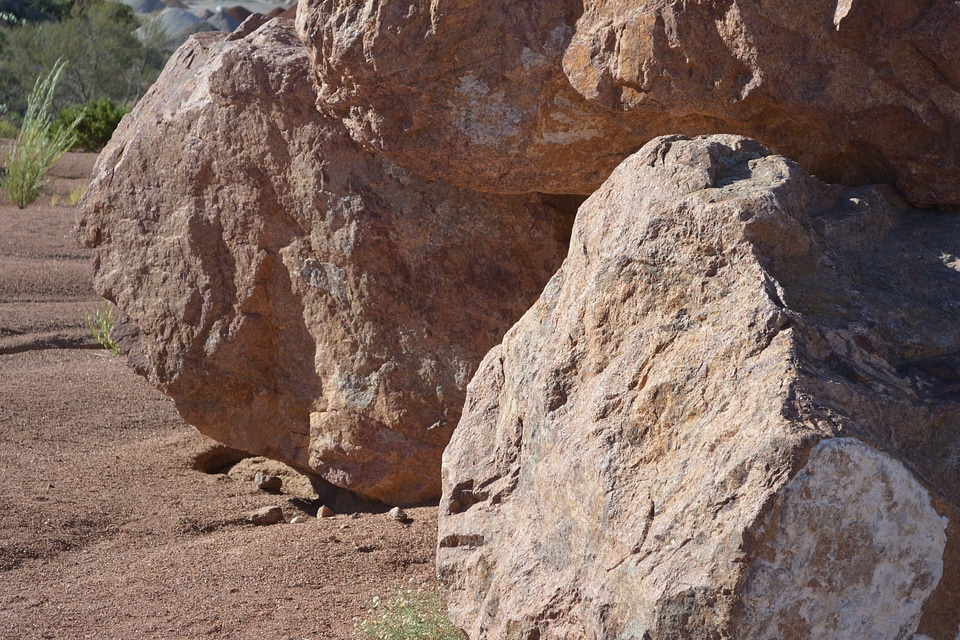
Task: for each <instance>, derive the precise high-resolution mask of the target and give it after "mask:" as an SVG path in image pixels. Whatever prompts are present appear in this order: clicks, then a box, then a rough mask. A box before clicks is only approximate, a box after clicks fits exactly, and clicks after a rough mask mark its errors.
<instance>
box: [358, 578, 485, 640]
mask: <svg viewBox="0 0 960 640" xmlns="http://www.w3.org/2000/svg"><path fill="white" fill-rule="evenodd" d="M354 624H355V626H356V629H357V631H358V632H359V633H361V634H362V635H363V636H365V637H367V638H370V639H371V640H464V639H465V638H466V636H464V635H463V633H462V632H461V631H460V630H459V629H457V628H456V627H454V626H453V623H451V622H450V619H449V618H448V617H447V610H446V606H445V605H444V603H443V598H441V597H440V595H439V594H437V593H434V592H431V591H423V590H417V591H412V590H409V589H402V590H400V591H397V593H396V594H395V595H394V596H393V597H391V598H390V599H389V600H386V601H385V602H381V601H380V600H379V598H374V600H373V602H372V603H371V607H370V616H369V617H368V618H367V619H365V620H355V621H354Z"/></svg>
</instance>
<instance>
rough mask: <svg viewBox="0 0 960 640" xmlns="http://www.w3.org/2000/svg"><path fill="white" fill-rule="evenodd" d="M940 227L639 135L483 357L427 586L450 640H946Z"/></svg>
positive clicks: (947, 323)
mask: <svg viewBox="0 0 960 640" xmlns="http://www.w3.org/2000/svg"><path fill="white" fill-rule="evenodd" d="M957 247H960V220H958V219H956V218H953V217H944V216H943V215H942V214H931V213H925V212H922V211H918V210H913V209H909V208H908V207H906V206H905V205H904V204H903V203H902V202H901V201H900V200H898V198H897V197H896V196H895V195H894V194H893V191H892V190H891V189H889V188H887V187H862V188H857V189H848V188H845V187H837V186H828V185H824V184H822V183H819V182H817V181H816V180H815V179H813V178H811V177H810V176H809V175H808V174H807V173H806V172H804V171H803V170H802V169H801V168H800V167H799V166H798V165H797V164H795V163H793V162H791V161H789V160H786V159H784V158H783V157H779V156H774V155H771V154H770V153H769V152H768V151H767V150H766V149H764V148H763V147H761V146H760V145H759V144H757V143H755V142H753V141H750V140H747V139H744V138H739V137H735V136H713V137H709V138H699V139H694V140H691V139H687V138H683V137H680V136H671V137H664V138H658V139H656V140H654V141H652V142H651V143H649V144H648V145H647V146H645V147H644V148H643V149H642V150H641V151H640V152H638V153H637V154H635V155H633V156H631V157H630V158H629V159H627V160H626V161H625V162H624V163H623V164H622V165H621V166H620V167H619V168H618V169H617V170H616V171H615V172H614V173H613V175H612V176H611V177H610V179H609V180H608V181H607V182H606V183H605V184H604V186H603V187H602V188H601V189H600V190H599V191H598V192H597V193H595V194H594V195H593V196H591V198H590V199H589V200H588V201H587V202H586V203H585V204H584V205H583V206H582V207H581V209H580V211H579V213H578V216H577V222H576V225H575V227H574V234H573V239H572V241H571V247H570V252H569V254H568V257H567V258H566V260H565V261H564V263H563V266H562V267H561V268H560V270H559V271H558V272H557V274H556V275H555V276H554V277H553V279H552V280H551V281H550V283H549V284H548V285H547V286H546V288H545V289H544V292H543V294H542V296H541V297H540V299H539V300H538V301H537V303H536V304H535V305H534V306H533V307H532V308H531V309H530V311H528V312H527V313H526V314H525V315H524V317H523V318H522V319H521V320H520V322H518V323H517V324H516V325H515V326H514V327H513V328H512V329H510V331H508V332H507V335H506V337H505V338H504V340H503V343H502V344H501V345H500V346H498V347H496V348H494V349H493V350H492V351H491V352H490V353H489V354H488V355H487V357H486V358H485V359H484V361H483V362H482V363H481V365H480V368H479V370H478V373H477V375H476V376H475V377H474V379H473V380H472V382H471V383H470V386H469V389H468V394H467V400H466V404H465V407H464V411H463V416H462V419H461V421H460V424H459V426H458V428H457V430H456V431H455V433H454V436H453V439H452V440H451V443H450V445H449V447H448V448H447V450H446V452H445V453H444V466H443V489H444V495H443V499H442V501H441V506H440V508H441V514H440V531H439V542H438V554H437V561H438V572H439V575H440V576H441V578H442V580H443V581H445V582H446V584H447V588H448V591H447V593H448V599H449V606H450V612H451V614H452V618H453V620H454V622H455V623H456V624H458V625H459V626H461V627H463V628H464V629H466V630H467V631H468V632H469V635H470V637H471V638H544V639H546V638H551V639H554V638H569V639H574V638H576V639H585V638H586V639H600V638H638V639H639V638H647V639H649V640H658V639H659V640H666V639H673V638H691V639H703V640H706V639H709V638H738V639H740V640H753V639H756V640H760V639H768V638H780V639H797V640H799V639H800V638H803V639H811V638H816V639H833V638H902V639H910V638H912V639H913V640H920V639H925V638H944V639H952V638H954V637H955V636H956V634H957V632H958V628H960V465H958V464H957V461H958V460H960V357H958V355H957V354H960V319H958V308H957V300H960V258H958V257H957V252H958V250H957Z"/></svg>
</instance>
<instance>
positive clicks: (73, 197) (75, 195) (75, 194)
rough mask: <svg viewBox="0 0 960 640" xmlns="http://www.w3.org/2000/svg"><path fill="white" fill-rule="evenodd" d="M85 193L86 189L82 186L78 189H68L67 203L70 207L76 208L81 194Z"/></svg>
mask: <svg viewBox="0 0 960 640" xmlns="http://www.w3.org/2000/svg"><path fill="white" fill-rule="evenodd" d="M86 192H87V188H86V187H85V186H82V185H81V186H79V187H75V188H73V189H70V195H69V196H67V202H69V203H70V206H71V207H75V206H77V205H78V204H80V198H82V197H83V194H84V193H86Z"/></svg>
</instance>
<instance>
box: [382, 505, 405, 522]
mask: <svg viewBox="0 0 960 640" xmlns="http://www.w3.org/2000/svg"><path fill="white" fill-rule="evenodd" d="M387 515H388V516H390V517H391V518H393V519H394V520H396V521H397V522H406V521H407V512H406V511H404V510H403V509H401V508H400V507H394V508H393V509H390V511H389V512H388V513H387Z"/></svg>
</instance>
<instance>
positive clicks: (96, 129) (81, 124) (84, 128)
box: [53, 97, 130, 151]
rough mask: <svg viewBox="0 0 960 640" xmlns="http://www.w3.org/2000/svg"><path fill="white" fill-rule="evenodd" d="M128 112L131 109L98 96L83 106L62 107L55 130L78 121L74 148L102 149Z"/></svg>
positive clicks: (62, 128) (54, 126)
mask: <svg viewBox="0 0 960 640" xmlns="http://www.w3.org/2000/svg"><path fill="white" fill-rule="evenodd" d="M128 113H130V110H129V109H126V108H124V107H118V106H117V104H116V103H115V102H114V101H113V100H111V99H110V98H107V97H102V98H97V99H96V100H90V101H88V102H87V103H86V104H85V105H83V106H82V107H81V106H73V107H67V108H65V109H61V110H60V113H59V114H58V115H57V119H56V120H55V121H54V123H53V131H54V133H59V132H60V131H62V130H64V129H67V128H69V127H71V126H73V124H74V123H76V128H75V131H76V142H74V144H73V148H74V149H83V150H85V151H100V150H101V149H103V148H104V147H105V146H106V145H107V143H108V142H110V136H112V135H113V132H114V131H115V130H116V128H117V125H119V124H120V119H121V118H123V116H125V115H126V114H128Z"/></svg>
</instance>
